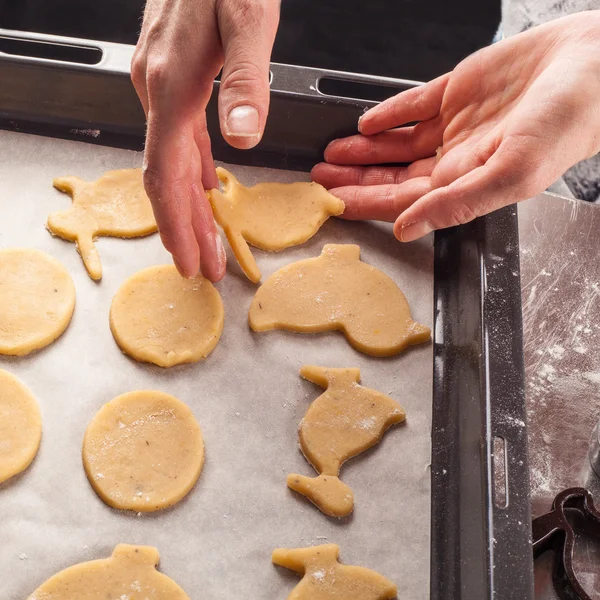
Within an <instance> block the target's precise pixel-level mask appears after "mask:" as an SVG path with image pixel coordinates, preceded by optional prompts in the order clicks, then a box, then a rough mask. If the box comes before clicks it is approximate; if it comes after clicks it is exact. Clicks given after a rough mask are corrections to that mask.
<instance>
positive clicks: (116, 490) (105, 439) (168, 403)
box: [83, 391, 204, 512]
mask: <svg viewBox="0 0 600 600" xmlns="http://www.w3.org/2000/svg"><path fill="white" fill-rule="evenodd" d="M203 464H204V442H203V440H202V432H201V431H200V426H199V425H198V422H197V421H196V419H195V418H194V415H193V414H192V411H191V410H190V409H189V408H188V407H187V406H186V405H185V404H184V403H183V402H181V401H180V400H177V398H174V397H173V396H170V395H169V394H164V393H162V392H155V391H139V392H129V393H127V394H122V395H121V396H117V397H116V398H115V399H114V400H111V401H110V402H108V403H107V404H105V405H104V406H103V407H102V408H101V409H100V410H99V411H98V413H97V414H96V416H95V417H94V419H93V420H92V422H91V423H90V424H89V426H88V428H87V431H86V432H85V438H84V440H83V466H84V468H85V472H86V474H87V476H88V479H89V480H90V483H91V484H92V487H93V488H94V490H95V491H96V492H97V494H98V495H99V496H100V498H102V500H104V502H106V503H107V504H108V505H109V506H112V507H113V508H120V509H124V510H135V511H139V512H152V511H155V510H160V509H163V508H167V507H168V506H171V505H173V504H175V503H177V502H179V501H180V500H181V499H182V498H183V497H184V496H185V495H186V494H187V493H188V492H189V491H190V490H191V489H192V488H193V487H194V484H195V483H196V481H198V477H199V476H200V471H201V470H202V465H203Z"/></svg>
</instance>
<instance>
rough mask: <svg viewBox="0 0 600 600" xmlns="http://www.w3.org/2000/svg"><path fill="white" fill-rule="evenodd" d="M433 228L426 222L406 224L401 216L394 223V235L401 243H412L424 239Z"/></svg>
mask: <svg viewBox="0 0 600 600" xmlns="http://www.w3.org/2000/svg"><path fill="white" fill-rule="evenodd" d="M434 229H435V228H434V226H433V225H432V224H431V223H430V222H429V221H426V220H422V221H412V222H407V221H406V219H403V218H402V215H400V217H398V219H396V222H395V223H394V235H395V236H396V238H397V239H398V240H400V241H401V242H414V241H415V240H419V239H421V238H422V237H425V236H426V235H428V234H429V233H431V232H432V231H433V230H434Z"/></svg>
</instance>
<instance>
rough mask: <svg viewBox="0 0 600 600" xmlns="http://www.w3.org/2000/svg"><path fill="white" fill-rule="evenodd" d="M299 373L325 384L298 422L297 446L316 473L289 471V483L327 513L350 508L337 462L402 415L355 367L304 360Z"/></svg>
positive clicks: (337, 513)
mask: <svg viewBox="0 0 600 600" xmlns="http://www.w3.org/2000/svg"><path fill="white" fill-rule="evenodd" d="M300 375H302V377H304V379H307V380H308V381H312V382H313V383H316V384H317V385H319V386H321V387H322V388H324V389H325V392H323V394H321V395H320V396H319V397H318V398H317V399H316V400H315V401H314V402H312V404H311V405H310V407H309V408H308V410H307V412H306V415H305V416H304V418H303V419H302V421H301V422H300V427H299V429H298V434H299V438H300V448H301V450H302V454H304V456H305V457H306V460H307V461H308V462H309V463H310V464H311V465H312V466H313V467H314V468H315V470H316V471H317V472H318V473H320V475H319V477H317V478H311V477H303V476H302V475H297V474H295V473H294V474H291V475H288V478H287V484H288V487H289V488H290V489H292V490H294V491H296V492H299V493H300V494H303V495H304V496H306V497H307V498H308V499H309V500H310V501H311V502H313V504H315V505H316V506H317V507H318V508H319V509H320V510H321V511H323V512H324V513H325V514H326V515H329V516H330V517H345V516H347V515H349V514H350V513H351V512H352V509H353V508H354V495H353V493H352V490H351V489H350V488H349V487H348V486H347V485H346V484H345V483H343V482H342V481H340V479H339V478H338V476H339V474H340V468H341V466H342V464H343V463H344V462H345V461H347V460H348V459H349V458H352V457H353V456H356V455H357V454H360V453H361V452H364V451H365V450H367V448H370V447H371V446H374V445H375V444H376V443H377V442H379V441H381V438H382V437H383V435H384V433H385V432H386V431H387V429H389V428H390V427H391V426H392V425H394V424H396V423H401V422H402V421H404V420H405V418H406V414H405V412H404V410H403V409H402V407H401V406H400V405H399V404H398V403H397V402H396V401H395V400H392V399H391V398H390V397H389V396H386V395H385V394H382V393H381V392H377V391H375V390H372V389H369V388H366V387H363V386H362V385H360V383H359V382H360V370H359V369H328V368H325V367H316V366H312V365H306V366H304V367H302V369H301V370H300Z"/></svg>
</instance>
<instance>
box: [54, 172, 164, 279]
mask: <svg viewBox="0 0 600 600" xmlns="http://www.w3.org/2000/svg"><path fill="white" fill-rule="evenodd" d="M53 185H54V187H55V188H56V189H57V190H60V191H61V192H64V193H65V194H69V196H71V198H72V199H73V205H72V206H71V208H69V209H68V210H64V211H61V212H55V213H52V214H51V215H50V216H49V217H48V229H49V230H50V232H51V233H53V234H55V235H58V236H60V237H61V238H63V239H65V240H70V241H72V242H75V243H76V245H77V250H78V251H79V254H81V258H82V259H83V264H84V265H85V268H86V270H87V272H88V274H89V276H90V277H91V278H92V279H93V280H95V281H98V280H99V279H101V278H102V263H101V262H100V255H99V254H98V250H97V249H96V246H95V244H94V239H95V238H96V237H97V236H101V235H102V236H113V237H121V238H133V237H141V236H144V235H148V234H150V233H154V232H155V231H156V230H157V226H156V220H155V219H154V214H153V212H152V206H151V204H150V200H149V198H148V196H147V195H146V192H145V191H144V184H143V181H142V170H141V169H120V170H118V171H109V172H108V173H106V174H104V175H103V176H102V177H100V179H98V180H97V181H91V182H89V181H84V180H83V179H79V177H58V178H57V179H55V180H54V181H53Z"/></svg>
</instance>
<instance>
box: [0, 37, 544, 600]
mask: <svg viewBox="0 0 600 600" xmlns="http://www.w3.org/2000/svg"><path fill="white" fill-rule="evenodd" d="M132 51H133V48H132V47H130V46H123V45H119V44H109V43H104V42H96V41H88V40H80V39H72V38H62V37H56V36H48V35H41V34H32V33H23V32H15V31H7V30H2V29H0V82H1V85H0V128H3V129H7V130H11V131H13V132H25V133H34V134H37V135H43V136H53V137H60V138H64V139H72V140H73V139H75V140H83V141H86V142H89V143H92V144H98V145H101V146H105V147H115V148H128V149H135V150H139V149H141V148H142V147H143V136H144V130H145V123H144V115H143V112H142V110H141V107H140V105H139V103H138V100H137V98H136V96H135V93H134V90H133V87H132V85H131V83H130V81H129V63H130V59H131V54H132ZM271 71H272V82H271V111H270V117H269V121H268V125H267V128H266V131H265V135H264V139H263V141H262V142H261V144H260V145H259V146H258V147H257V148H256V149H254V150H252V151H250V152H240V151H237V150H234V149H232V148H230V147H229V146H227V145H226V144H225V143H224V141H223V140H222V139H221V136H220V135H219V133H218V118H217V111H216V103H215V102H214V95H213V101H211V103H210V105H209V107H208V125H209V131H210V133H211V137H212V140H213V150H214V155H215V158H216V159H218V160H220V161H224V162H227V163H232V164H238V165H251V166H254V167H257V166H258V167H270V168H274V169H285V170H297V171H307V170H308V169H310V167H311V166H312V165H313V164H314V163H315V162H317V161H319V160H320V159H321V156H322V151H323V149H324V147H325V145H326V143H327V142H328V141H330V140H331V139H334V138H337V137H340V136H344V135H348V134H352V133H355V132H356V122H357V119H358V117H359V116H360V115H361V114H362V113H363V112H364V111H365V110H366V109H368V108H369V107H370V106H373V105H374V102H373V101H370V100H368V99H360V98H369V97H376V96H373V89H378V92H377V94H378V95H380V94H381V88H382V87H383V88H386V90H387V92H388V93H389V95H392V94H394V93H397V92H398V91H401V90H403V89H407V88H409V87H412V86H414V85H418V82H414V81H407V80H395V79H386V78H381V77H372V76H367V75H358V74H349V73H340V72H335V71H328V70H322V69H313V68H302V67H292V66H289V65H281V64H273V65H272V67H271ZM324 80H327V81H329V82H333V83H334V84H335V82H342V83H343V84H344V86H345V89H348V86H353V89H354V88H356V89H357V90H359V91H357V92H356V93H353V95H354V96H355V97H354V98H348V97H345V96H343V95H339V96H334V95H330V94H324V93H322V92H321V91H320V83H321V82H323V81H324ZM218 85H219V83H218V82H215V90H217V89H218ZM334 87H335V86H334ZM329 89H331V88H329ZM363 90H364V92H363ZM45 148H46V152H51V151H52V150H51V149H50V147H49V146H47V145H46V146H45ZM32 160H35V157H32ZM1 184H2V182H1V181H0V186H1ZM6 201H7V198H3V197H2V196H0V202H6ZM44 218H45V216H44V215H40V220H43V219H44ZM378 239H379V238H378ZM387 244H388V246H389V248H390V252H398V250H397V246H396V245H395V244H396V242H394V241H393V240H391V239H390V241H389V242H388V243H387ZM313 248H316V246H313ZM72 250H73V252H74V249H72ZM313 254H314V251H313ZM289 260H290V259H289V256H288V258H287V259H286V260H284V262H289ZM79 267H80V265H79ZM74 268H75V267H74ZM433 271H434V294H433V306H434V317H433V325H434V327H433V331H434V344H433V361H432V365H431V367H432V371H433V414H432V419H433V421H432V430H431V450H432V453H431V530H430V536H431V551H430V557H431V572H430V598H431V600H450V599H453V600H454V599H460V600H482V599H490V600H491V599H492V598H494V599H496V600H498V599H502V600H504V599H506V600H509V599H515V600H527V599H530V598H533V577H532V558H531V547H530V544H531V539H530V538H531V534H530V528H529V523H530V502H529V492H528V490H529V488H528V460H527V436H526V428H525V421H526V410H525V400H524V373H523V352H522V325H521V303H520V277H519V241H518V225H517V214H516V211H515V210H514V209H513V208H507V209H503V210H500V211H497V212H496V213H494V214H492V215H489V216H486V217H483V218H480V219H478V220H477V221H475V222H473V223H471V224H468V225H465V226H462V227H458V228H453V229H449V230H446V231H440V232H436V234H435V243H434V267H433ZM380 364H385V363H380ZM389 365H390V367H391V366H392V363H389ZM363 377H364V378H365V382H366V383H367V384H368V382H369V378H368V376H367V372H364V373H363ZM372 381H373V380H371V382H372ZM313 391H314V390H313ZM313 397H314V394H313ZM107 399H108V398H107ZM209 452H210V449H209ZM399 484H400V485H401V482H400V481H399ZM1 491H2V490H0V506H1V503H2V498H1ZM402 510H403V507H402V505H401V504H400V505H399V506H398V507H397V511H398V520H397V530H398V531H397V533H398V537H399V538H400V537H401V536H400V532H401V530H402V527H403V524H402ZM425 513H427V511H425ZM250 518H251V516H250ZM274 543H276V542H275V540H274ZM201 545H202V539H201V536H200V532H199V534H198V552H197V554H196V556H197V558H196V560H198V561H201V560H202V553H201V552H200V551H199V549H200V548H201ZM297 545H303V544H302V540H298V541H297ZM401 550H402V549H396V548H394V547H391V546H390V547H389V552H390V553H395V554H394V556H396V555H397V560H398V561H400V560H402V559H403V558H402V557H403V554H402V552H401ZM403 551H404V556H406V553H407V552H408V553H410V549H409V548H408V549H407V548H404V549H403ZM3 552H4V550H3ZM343 552H345V553H344V556H343V558H344V557H347V554H348V550H347V549H346V550H344V548H343ZM0 566H1V563H0ZM235 568H236V567H234V568H233V569H232V570H235ZM399 583H400V590H401V591H400V597H401V598H402V597H404V596H403V595H402V582H399ZM189 593H192V596H193V592H189ZM416 597H418V596H415V595H412V596H411V598H416ZM10 600H12V598H11V599H10Z"/></svg>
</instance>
